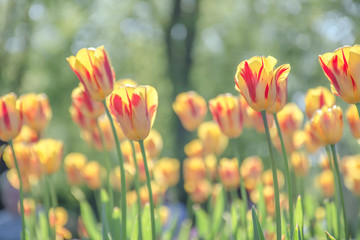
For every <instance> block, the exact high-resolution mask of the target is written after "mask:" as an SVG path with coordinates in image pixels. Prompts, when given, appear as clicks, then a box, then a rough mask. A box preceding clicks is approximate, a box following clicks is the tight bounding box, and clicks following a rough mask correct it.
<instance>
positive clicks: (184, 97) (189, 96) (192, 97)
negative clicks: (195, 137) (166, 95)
mask: <svg viewBox="0 0 360 240" xmlns="http://www.w3.org/2000/svg"><path fill="white" fill-rule="evenodd" d="M172 108H173V110H174V112H175V113H176V115H177V116H178V117H179V118H180V121H181V123H182V125H183V126H184V128H185V129H186V130H188V131H195V130H196V129H197V128H198V126H199V125H200V124H201V123H202V121H203V120H204V117H205V115H206V111H207V107H206V101H205V99H204V98H203V97H201V96H200V95H198V94H197V93H196V92H194V91H190V92H183V93H180V94H179V95H177V96H176V99H175V102H174V103H173V105H172Z"/></svg>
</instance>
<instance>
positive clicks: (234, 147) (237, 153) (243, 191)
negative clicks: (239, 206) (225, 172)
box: [232, 138, 249, 239]
mask: <svg viewBox="0 0 360 240" xmlns="http://www.w3.org/2000/svg"><path fill="white" fill-rule="evenodd" d="M232 143H233V149H234V152H235V156H236V158H237V160H238V167H239V169H240V167H241V157H240V152H239V149H238V146H237V143H236V138H235V139H232ZM240 191H241V197H242V200H243V201H244V209H243V211H241V212H242V216H241V218H242V220H243V222H244V228H245V239H249V235H248V226H247V221H246V213H247V210H248V201H247V193H246V189H245V182H244V179H243V177H242V175H241V173H240Z"/></svg>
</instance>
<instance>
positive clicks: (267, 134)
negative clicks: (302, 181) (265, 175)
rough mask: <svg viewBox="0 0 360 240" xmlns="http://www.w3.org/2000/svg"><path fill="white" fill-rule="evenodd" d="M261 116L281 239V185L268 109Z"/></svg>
mask: <svg viewBox="0 0 360 240" xmlns="http://www.w3.org/2000/svg"><path fill="white" fill-rule="evenodd" d="M261 116H262V119H263V122H264V128H265V134H266V140H267V143H268V148H269V153H270V163H271V170H272V175H273V181H274V192H275V210H276V211H275V213H276V239H277V240H280V239H281V215H280V200H279V185H278V179H277V172H276V166H275V159H274V153H273V146H272V142H271V138H270V131H269V125H268V122H267V119H266V111H261Z"/></svg>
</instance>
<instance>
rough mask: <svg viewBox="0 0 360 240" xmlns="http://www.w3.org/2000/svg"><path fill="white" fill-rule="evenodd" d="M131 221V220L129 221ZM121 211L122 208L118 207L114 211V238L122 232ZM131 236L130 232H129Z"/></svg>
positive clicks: (112, 224) (111, 226) (112, 228)
mask: <svg viewBox="0 0 360 240" xmlns="http://www.w3.org/2000/svg"><path fill="white" fill-rule="evenodd" d="M128 222H130V221H128ZM120 226H121V211H120V208H118V207H116V208H114V209H113V211H112V221H111V224H110V229H111V234H112V236H113V238H114V239H117V238H119V237H120V234H121V228H120ZM129 236H130V234H129Z"/></svg>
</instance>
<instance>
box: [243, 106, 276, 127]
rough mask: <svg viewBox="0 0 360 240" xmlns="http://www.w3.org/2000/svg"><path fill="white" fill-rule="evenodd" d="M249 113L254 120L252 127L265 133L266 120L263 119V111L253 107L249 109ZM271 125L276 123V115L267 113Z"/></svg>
mask: <svg viewBox="0 0 360 240" xmlns="http://www.w3.org/2000/svg"><path fill="white" fill-rule="evenodd" d="M247 114H248V116H249V117H250V119H251V121H252V127H253V128H255V130H256V131H257V132H259V133H265V128H264V122H263V120H262V116H261V112H256V111H254V110H253V109H252V108H250V107H249V108H248V109H247ZM266 118H267V122H268V124H269V127H270V128H271V126H272V125H273V124H274V117H273V115H271V114H266Z"/></svg>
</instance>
